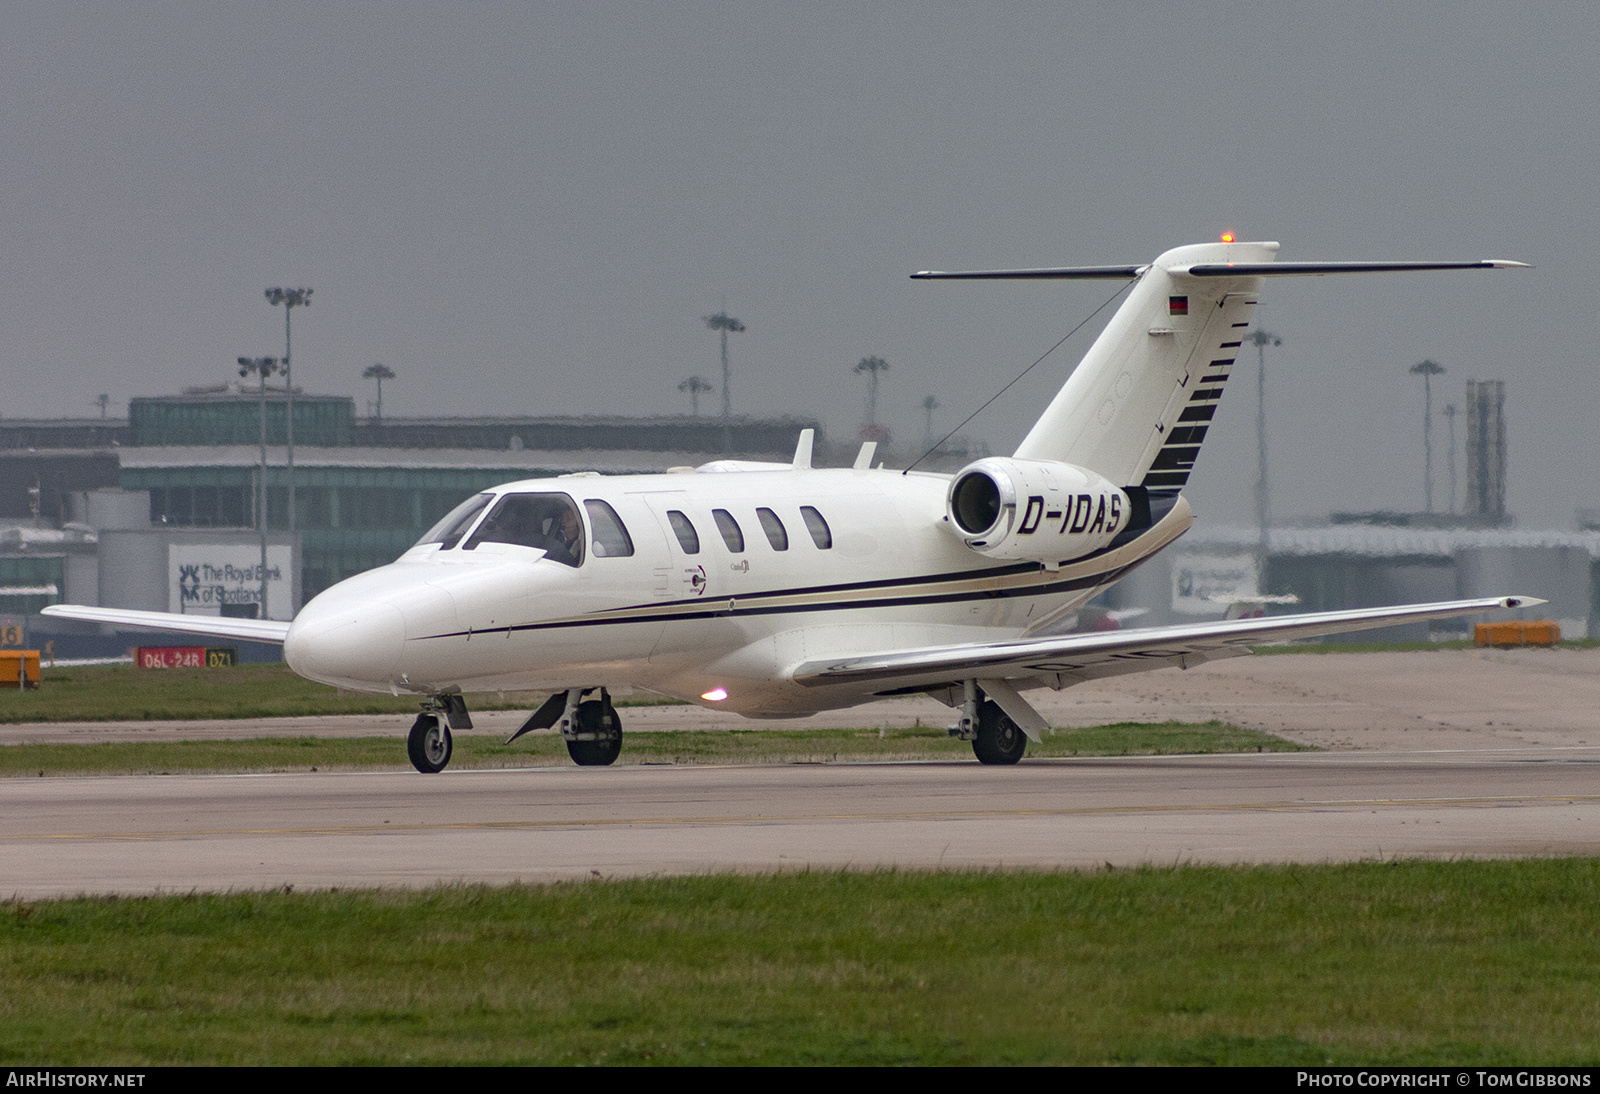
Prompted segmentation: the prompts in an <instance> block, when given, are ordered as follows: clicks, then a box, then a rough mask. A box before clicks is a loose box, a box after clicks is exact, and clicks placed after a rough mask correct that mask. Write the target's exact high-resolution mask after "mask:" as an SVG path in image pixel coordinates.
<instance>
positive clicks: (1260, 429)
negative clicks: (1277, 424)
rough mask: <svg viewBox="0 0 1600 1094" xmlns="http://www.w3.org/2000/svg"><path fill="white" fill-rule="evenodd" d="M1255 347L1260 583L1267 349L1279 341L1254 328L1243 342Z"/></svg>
mask: <svg viewBox="0 0 1600 1094" xmlns="http://www.w3.org/2000/svg"><path fill="white" fill-rule="evenodd" d="M1246 340H1247V341H1249V342H1253V343H1254V344H1255V347H1256V524H1257V525H1258V527H1259V528H1260V533H1259V535H1260V542H1259V547H1260V551H1261V562H1260V566H1261V570H1262V573H1261V579H1262V580H1265V578H1266V566H1267V529H1268V528H1270V527H1271V524H1272V508H1271V497H1270V495H1269V494H1268V492H1267V347H1268V346H1281V345H1283V339H1282V338H1279V337H1278V336H1277V335H1276V334H1273V333H1272V332H1271V331H1265V330H1262V329H1261V328H1260V327H1257V328H1256V329H1255V330H1253V331H1251V332H1250V337H1249V338H1248V339H1246Z"/></svg>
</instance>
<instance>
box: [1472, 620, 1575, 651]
mask: <svg viewBox="0 0 1600 1094" xmlns="http://www.w3.org/2000/svg"><path fill="white" fill-rule="evenodd" d="M1474 637H1475V640H1476V642H1477V644H1478V645H1480V646H1553V645H1555V644H1556V643H1557V642H1559V641H1561V624H1560V623H1557V622H1556V621H1555V620H1554V619H1532V620H1528V621H1527V622H1523V621H1521V620H1515V621H1513V622H1510V623H1479V624H1478V625H1477V628H1476V629H1475V631H1474Z"/></svg>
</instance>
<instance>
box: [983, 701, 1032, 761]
mask: <svg viewBox="0 0 1600 1094" xmlns="http://www.w3.org/2000/svg"><path fill="white" fill-rule="evenodd" d="M1027 747H1028V738H1027V735H1026V734H1024V733H1023V732H1022V730H1021V729H1020V728H1019V727H1018V726H1017V723H1015V722H1013V721H1012V720H1011V719H1010V718H1008V717H1007V716H1006V712H1005V711H1003V710H1001V709H1000V707H999V706H998V705H996V704H995V703H994V702H993V701H992V700H991V701H989V702H985V703H984V704H983V706H981V707H979V708H978V735H977V736H976V737H974V738H973V739H972V752H973V754H974V755H975V756H977V757H978V762H979V763H981V764H1014V763H1016V762H1017V761H1018V760H1020V759H1022V753H1023V752H1024V751H1025V750H1026V749H1027Z"/></svg>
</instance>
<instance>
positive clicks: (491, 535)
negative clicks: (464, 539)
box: [465, 494, 583, 566]
mask: <svg viewBox="0 0 1600 1094" xmlns="http://www.w3.org/2000/svg"><path fill="white" fill-rule="evenodd" d="M480 543H515V544H519V545H521V546H523V547H533V548H537V549H541V550H543V551H544V552H545V557H546V558H548V559H550V560H551V561H552V562H559V563H561V564H562V565H563V566H577V565H578V564H580V563H581V562H582V561H583V522H582V521H581V520H580V519H579V518H578V510H577V507H576V506H574V505H573V504H572V499H571V498H568V497H567V496H566V495H564V494H555V495H551V494H507V495H506V496H505V497H502V498H501V499H500V503H499V504H498V505H496V506H495V507H494V511H493V512H491V513H490V514H489V516H488V518H487V519H486V520H484V522H483V525H482V527H480V528H479V529H478V531H477V532H476V533H474V535H473V536H472V539H471V540H469V541H468V543H467V545H466V548H465V549H466V550H469V551H470V550H472V549H473V548H474V547H476V546H477V545H478V544H480Z"/></svg>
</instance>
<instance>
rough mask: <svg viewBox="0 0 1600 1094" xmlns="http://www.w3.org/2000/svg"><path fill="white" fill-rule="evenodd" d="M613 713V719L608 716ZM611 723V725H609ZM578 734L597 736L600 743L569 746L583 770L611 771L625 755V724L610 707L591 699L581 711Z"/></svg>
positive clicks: (580, 743) (572, 744) (573, 760)
mask: <svg viewBox="0 0 1600 1094" xmlns="http://www.w3.org/2000/svg"><path fill="white" fill-rule="evenodd" d="M608 712H609V714H610V718H609V719H607V717H606V715H607V713H608ZM607 721H609V722H610V724H609V725H607V724H606V723H607ZM577 729H578V732H579V733H582V734H584V735H586V736H587V735H588V734H591V733H592V734H595V735H596V736H598V737H599V739H598V740H588V741H572V740H569V741H568V742H567V755H569V756H571V757H572V762H573V763H575V764H577V765H578V766H579V767H608V766H610V765H611V764H613V763H616V761H617V757H618V756H620V755H622V720H621V719H620V718H618V717H617V713H616V711H615V710H614V709H612V708H611V704H610V703H602V702H600V700H598V699H591V700H589V702H587V703H583V704H581V705H580V706H579V707H578V726H577Z"/></svg>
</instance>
